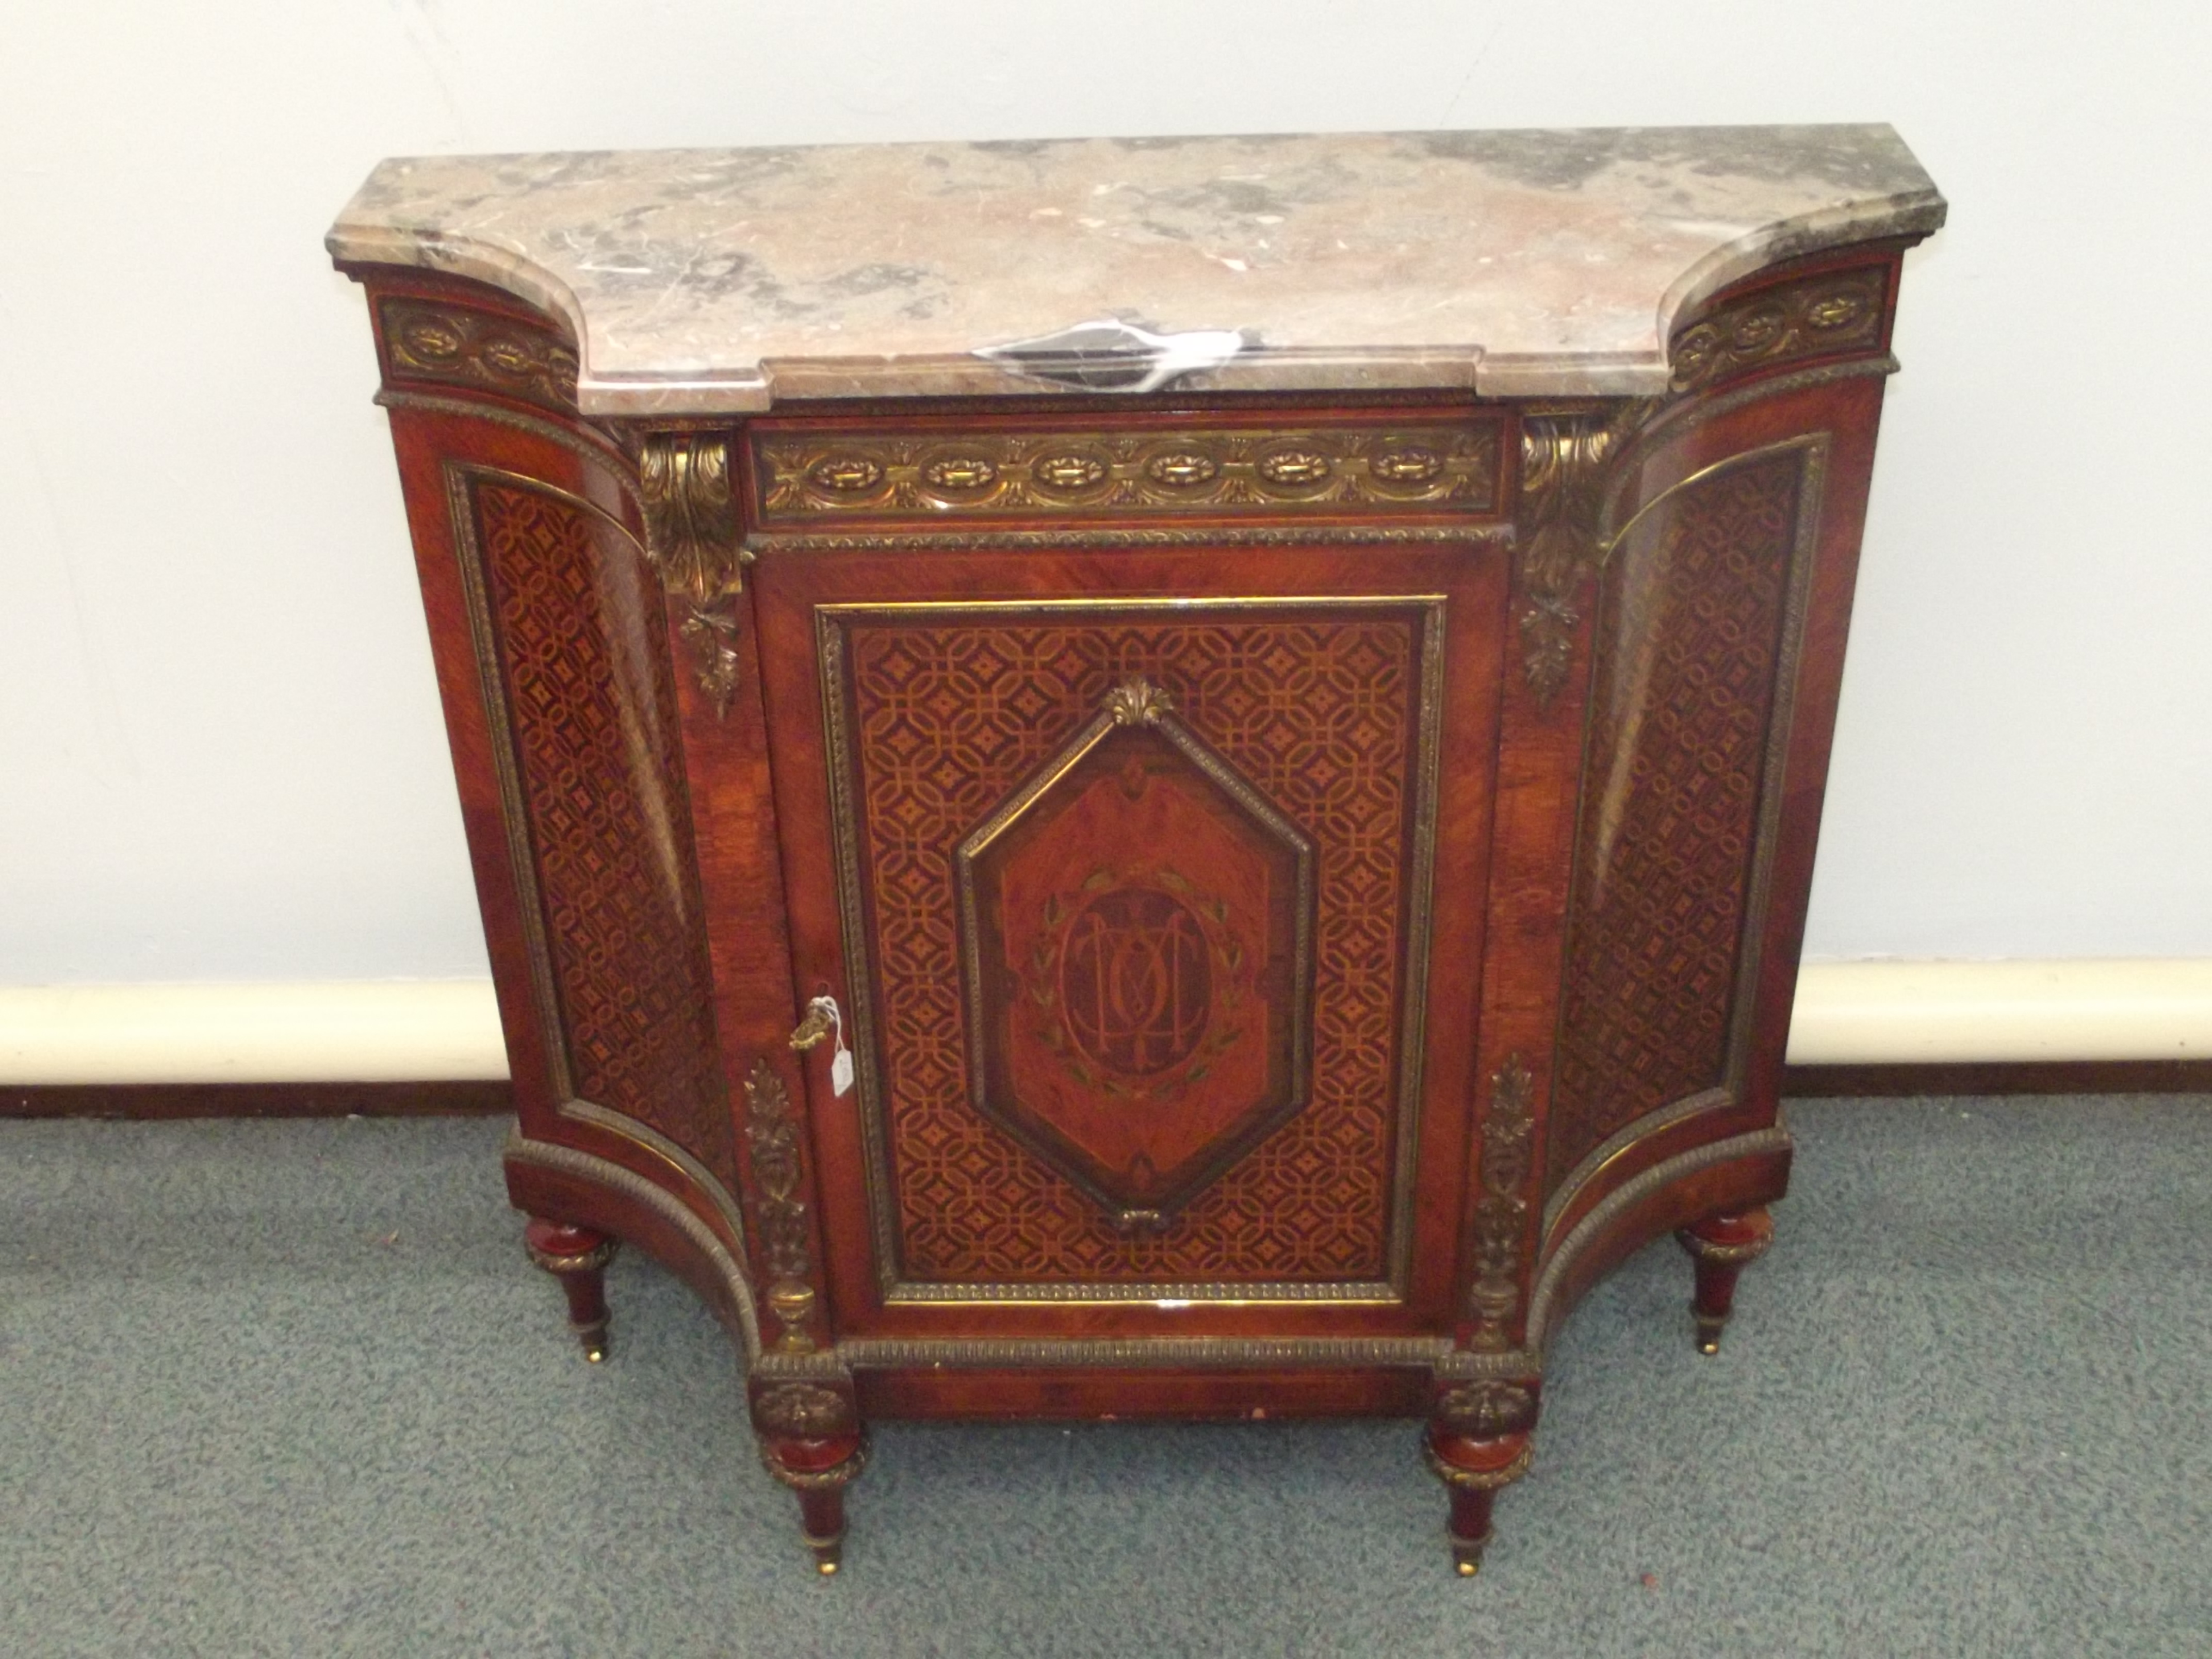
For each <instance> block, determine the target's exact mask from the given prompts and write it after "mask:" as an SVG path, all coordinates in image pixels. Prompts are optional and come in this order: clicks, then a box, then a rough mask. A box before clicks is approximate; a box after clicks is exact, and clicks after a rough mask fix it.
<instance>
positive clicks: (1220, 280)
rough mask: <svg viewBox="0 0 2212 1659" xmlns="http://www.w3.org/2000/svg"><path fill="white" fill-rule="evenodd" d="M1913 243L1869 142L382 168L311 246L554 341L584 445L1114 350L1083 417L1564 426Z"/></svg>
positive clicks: (1021, 151) (1657, 384)
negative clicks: (1715, 340)
mask: <svg viewBox="0 0 2212 1659" xmlns="http://www.w3.org/2000/svg"><path fill="white" fill-rule="evenodd" d="M1943 216H1944V203H1943V198H1942V196H1941V195H1940V194H1938V193H1937V191H1936V187H1935V185H1934V184H1933V183H1932V182H1931V181H1930V180H1929V177H1928V175H1927V174H1926V173H1924V172H1923V171H1922V169H1921V167H1920V165H1919V163H1918V162H1917V161H1915V160H1914V158H1913V156H1912V154H1911V151H1910V150H1908V149H1906V148H1905V144H1904V143H1903V142H1902V141H1901V140H1900V139H1899V137H1898V136H1897V134H1896V133H1895V132H1894V131H1892V130H1891V129H1890V128H1889V127H1887V126H1886V125H1823V126H1772V127H1699V128H1618V129H1582V130H1531V131H1508V132H1465V131H1462V132H1407V133H1362V134H1340V135H1329V136H1302V137H1200V138H1173V139H1153V138H1143V139H1133V138H1121V139H1111V138H1104V139H1064V140H1061V139H1055V140H1043V141H1036V142H1027V141H1024V142H1010V143H902V144H851V145H829V146H819V147H811V148H770V149H671V150H630V151H600V152H580V153H574V154H546V155H485V156H461V155H456V156H423V157H411V158H396V159H393V160H391V161H385V162H383V163H381V164H380V166H379V167H377V168H376V169H375V171H374V173H371V174H370V175H369V178H368V181H367V182H366V183H365V184H364V185H362V188H361V190H360V191H358V192H357V193H356V196H355V197H354V199H353V200H352V202H351V203H349V204H348V206H347V207H346V209H345V210H344V212H343V214H342V215H341V216H339V218H338V220H337V223H336V224H335V225H333V226H332V227H331V232H330V234H329V238H328V245H329V247H330V250H331V253H332V254H333V255H334V256H335V257H337V258H339V259H340V260H343V261H347V262H350V263H359V264H401V265H414V266H420V267H423V268H426V269H430V270H445V271H451V272H454V273H456V274H459V275H463V276H473V277H476V278H478V279H480V280H483V281H484V282H488V283H492V284H494V285H495V286H497V287H499V288H501V289H506V290H507V291H508V292H510V293H512V294H513V295H516V296H518V297H519V298H521V299H523V300H525V301H528V302H530V303H532V304H533V305H535V306H538V307H540V308H541V309H544V310H546V311H548V312H550V313H553V314H555V315H557V316H560V317H562V318H565V319H566V320H567V322H568V326H569V328H570V330H571V331H573V333H574V337H575V338H576V341H577V344H578V353H579V357H580V364H581V368H580V377H579V383H578V401H579V404H580V409H581V411H582V412H583V413H584V414H586V415H587V416H653V415H667V416H683V415H714V414H724V413H744V412H750V411H757V410H764V409H766V408H768V407H769V406H770V405H771V404H774V403H776V402H781V401H785V400H790V399H799V398H824V397H848V396H871V397H898V396H954V395H979V394H998V395H1004V394H1008V393H1020V392H1064V391H1066V390H1068V389H1069V384H1070V383H1069V382H1068V381H1067V380H1065V379H1054V378H1052V377H1051V375H1049V374H1045V373H1041V372H1039V369H1038V364H1039V362H1057V363H1059V364H1060V366H1061V367H1063V368H1064V367H1065V365H1066V362H1068V361H1070V359H1068V358H1067V357H1066V356H1065V353H1066V352H1067V351H1073V352H1075V353H1077V354H1078V358H1079V359H1080V355H1081V354H1082V353H1085V352H1090V351H1094V350H1099V349H1112V348H1116V342H1117V341H1118V340H1121V339H1126V340H1127V342H1129V343H1131V346H1130V347H1129V348H1128V349H1141V350H1142V351H1145V352H1149V353H1151V356H1150V357H1149V358H1148V359H1146V361H1149V362H1152V364H1153V365H1154V366H1155V368H1156V369H1158V370H1159V371H1160V372H1157V373H1154V374H1146V375H1139V374H1125V375H1121V376H1120V377H1119V379H1118V381H1115V380H1090V381H1088V382H1086V384H1087V385H1089V386H1092V387H1093V388H1094V389H1116V390H1127V391H1149V390H1154V389H1157V388H1158V386H1161V385H1164V384H1165V383H1166V381H1167V380H1169V379H1172V380H1173V382H1174V385H1175V386H1176V389H1177V390H1179V391H1237V392H1244V391H1283V390H1297V389H1301V388H1308V387H1331V388H1347V387H1358V388H1363V389H1373V390H1384V389H1398V388H1412V387H1424V386H1426V387H1438V386H1460V387H1466V388H1469V389H1471V390H1473V391H1474V392H1476V393H1477V394H1480V395H1484V396H1512V397H1539V398H1541V397H1587V396H1620V395H1642V394H1648V393H1656V392H1661V391H1663V390H1664V389H1665V387H1666V385H1667V380H1668V362H1667V343H1668V337H1669V335H1670V333H1671V332H1672V327H1673V320H1674V318H1675V316H1676V315H1677V314H1678V313H1680V312H1681V310H1682V309H1683V308H1684V307H1686V306H1688V305H1690V304H1692V303H1693V302H1694V301H1697V300H1698V299H1699V298H1700V297H1702V296H1703V295H1706V294H1709V293H1711V292H1712V291H1713V290H1714V289H1717V288H1719V287H1721V286H1723V285H1724V284H1726V283H1729V282H1732V281H1734V280H1735V279H1736V278H1737V277H1739V276H1743V275H1744V274H1746V273H1747V272H1748V271H1751V270H1755V269H1757V268H1758V267H1759V266H1760V265H1762V264H1768V263H1771V262H1773V261H1775V260H1778V259H1782V258H1790V257H1793V256H1796V255H1799V254H1803V253H1808V252H1817V251H1819V250H1820V249H1822V248H1826V247H1831V246H1841V245H1844V244H1846V243H1850V242H1856V241H1865V240H1873V239H1875V238H1879V237H1885V236H1895V235H1919V234H1925V233H1927V232H1929V231H1931V230H1933V229H1935V228H1936V227H1938V226H1939V225H1941V224H1942V222H1943ZM1083 325H1103V327H1100V328H1097V329H1094V330H1093V331H1091V333H1088V334H1083V335H1079V336H1076V337H1075V339H1074V342H1073V344H1066V343H1065V342H1066V339H1067V337H1068V334H1069V331H1071V330H1077V329H1080V328H1081V327H1083ZM1153 337H1165V338H1164V340H1160V339H1155V338H1153ZM1102 341H1103V342H1105V345H1104V346H1103V347H1102V346H1101V345H1100V344H1099V342H1102ZM1040 342H1053V343H1054V345H1053V346H1051V347H1048V348H1044V349H1039V350H1033V349H1030V347H1031V346H1033V345H1036V343H1040ZM1024 343H1028V344H1024ZM1009 348H1013V349H1012V350H1010V349H1009ZM1055 350H1057V351H1060V352H1061V353H1062V354H1063V355H1062V356H1059V357H1054V356H1052V353H1053V352H1054V351H1055ZM1178 366H1179V367H1178ZM1170 370H1171V371H1173V373H1172V374H1170V373H1168V372H1167V371H1170Z"/></svg>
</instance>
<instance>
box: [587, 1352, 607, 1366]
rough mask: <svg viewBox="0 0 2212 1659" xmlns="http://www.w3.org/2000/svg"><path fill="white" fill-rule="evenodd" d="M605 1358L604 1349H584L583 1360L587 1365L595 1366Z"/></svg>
mask: <svg viewBox="0 0 2212 1659" xmlns="http://www.w3.org/2000/svg"><path fill="white" fill-rule="evenodd" d="M606 1357H607V1351H606V1350H605V1348H586V1349H585V1350H584V1359H585V1362H586V1364H592V1365H596V1364H599V1362H600V1361H601V1360H603V1359H605V1358H606Z"/></svg>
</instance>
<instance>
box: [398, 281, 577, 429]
mask: <svg viewBox="0 0 2212 1659" xmlns="http://www.w3.org/2000/svg"><path fill="white" fill-rule="evenodd" d="M377 315H378V320H379V321H380V324H381V325H382V328H383V334H384V344H385V350H386V353H387V354H388V355H389V357H390V360H391V363H392V370H393V372H394V373H395V374H404V375H405V376H406V377H408V378H409V379H410V380H442V381H444V382H446V383H447V384H448V385H451V386H467V387H469V388H470V389H471V390H472V391H491V392H504V393H506V394H507V396H508V397H510V398H521V399H522V400H524V401H525V402H526V403H533V404H544V406H545V407H546V408H548V409H555V410H560V411H561V412H562V414H565V415H573V414H574V412H575V409H576V354H575V353H574V352H573V351H571V350H569V349H568V347H567V346H566V345H564V344H562V343H561V342H560V341H559V340H557V339H556V338H555V337H553V336H552V335H551V334H550V333H548V332H547V331H544V329H538V328H532V327H531V326H530V325H528V324H527V323H522V322H518V321H516V320H514V319H512V318H508V317H502V316H500V315H498V314H497V313H493V312H489V311H475V310H471V309H470V308H469V307H465V306H454V305H434V304H430V303H428V302H427V301H421V300H403V299H388V300H386V301H384V302H383V304H382V305H381V306H380V307H379V309H378V313H377Z"/></svg>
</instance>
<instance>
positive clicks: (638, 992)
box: [475, 477, 737, 1187]
mask: <svg viewBox="0 0 2212 1659" xmlns="http://www.w3.org/2000/svg"><path fill="white" fill-rule="evenodd" d="M475 494H476V502H477V531H478V538H479V540H480V542H481V544H482V545H483V550H484V562H485V563H486V565H487V566H488V567H489V578H490V588H491V599H492V610H493V613H494V616H495V621H496V623H497V626H498V630H499V635H500V641H501V652H500V654H501V659H502V664H503V665H504V667H505V670H506V679H507V703H508V708H509V711H510V714H511V717H512V721H513V731H514V741H515V744H516V747H517V749H518V750H520V754H519V756H518V758H519V759H520V762H521V772H522V793H523V799H524V801H525V804H526V810H527V814H528V817H529V822H530V841H531V845H532V848H533V849H534V851H535V854H536V858H537V863H538V896H539V902H540V905H541V908H542V909H543V912H544V918H545V928H546V933H547V944H548V945H549V947H550V954H551V956H552V964H551V965H552V969H553V980H554V984H555V987H556V994H557V995H558V997H559V1000H560V1005H561V1020H562V1027H563V1029H564V1034H565V1036H566V1038H567V1043H568V1057H569V1066H570V1068H571V1071H572V1072H573V1073H574V1085H575V1090H576V1092H577V1093H578V1094H579V1095H580V1096H581V1097H583V1098H584V1099H586V1100H588V1101H591V1102H592V1103H594V1104H596V1105H600V1106H605V1107H606V1108H608V1109H611V1110H613V1111H617V1112H620V1113H622V1114H623V1115H624V1116H626V1117H632V1118H635V1119H637V1120H638V1121H641V1122H643V1123H646V1124H648V1125H650V1126H651V1127H653V1128H656V1129H658V1130H659V1131H660V1133H663V1134H664V1135H666V1136H667V1137H668V1138H669V1139H671V1140H673V1141H674V1142H676V1144H677V1145H678V1146H682V1147H683V1148H684V1149H685V1150H686V1151H687V1152H690V1153H691V1154H692V1155H693V1156H694V1157H696V1158H698V1159H699V1161H700V1162H701V1163H702V1164H705V1165H706V1166H707V1167H708V1169H709V1170H713V1171H714V1173H715V1174H716V1175H717V1176H720V1177H721V1178H722V1180H723V1182H725V1183H726V1184H727V1185H730V1186H732V1187H734V1185H735V1183H736V1178H737V1177H736V1170H735V1167H734V1166H735V1158H734V1154H733V1150H732V1148H733V1142H734V1133H733V1127H732V1123H731V1120H730V1113H729V1110H728V1109H727V1107H726V1104H725V1099H726V1097H725V1093H724V1087H723V1084H722V1080H721V1069H720V1063H719V1061H718V1060H717V1058H716V1054H715V1047H714V1020H713V1013H712V1011H711V1008H710V1005H709V1001H708V995H709V983H708V969H707V961H706V957H705V947H704V945H703V944H702V942H701V939H700V937H699V935H698V931H697V930H698V917H699V896H698V890H697V886H696V877H695V876H694V875H693V873H692V872H693V869H694V861H693V856H692V842H691V829H690V812H689V810H688V809H687V807H686V805H685V804H684V775H683V771H682V764H681V759H680V755H681V751H680V749H679V747H678V743H679V739H678V726H677V714H676V702H675V693H674V690H673V687H672V685H671V680H670V675H669V665H668V660H667V645H666V640H665V635H664V633H663V631H662V630H661V629H659V627H658V626H657V623H658V622H659V617H660V599H659V590H658V588H657V587H655V586H653V584H652V582H651V580H650V574H651V573H650V572H649V571H648V570H647V568H646V565H645V562H644V560H643V559H642V558H640V557H636V556H631V555H630V554H629V551H628V550H620V552H621V556H617V557H603V556H602V554H601V551H600V550H599V547H598V546H596V545H595V542H596V540H597V535H598V532H595V529H594V526H593V523H592V520H591V519H590V517H589V516H588V515H587V514H586V513H585V512H584V511H583V510H582V509H581V508H580V507H573V506H571V505H569V504H568V502H566V501H562V500H560V499H559V498H557V497H556V496H552V495H545V494H543V493H541V492H539V491H537V490H532V489H521V488H517V487H513V486H510V485H507V484H505V483H499V482H497V481H495V480H492V479H488V478H481V477H480V478H478V479H477V481H476V488H475ZM610 613H612V615H613V616H614V617H617V618H624V617H628V618H637V619H639V621H638V622H635V623H631V624H630V625H629V628H628V629H627V630H626V631H625V634H624V635H623V645H624V647H626V648H625V649H624V650H623V651H622V652H621V653H619V655H618V654H617V652H616V651H615V650H614V649H612V641H611V640H610V637H609V621H610ZM640 624H642V625H640ZM617 625H620V624H619V623H617Z"/></svg>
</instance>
